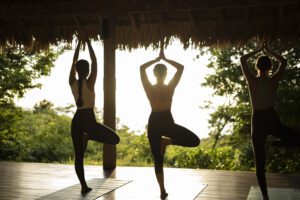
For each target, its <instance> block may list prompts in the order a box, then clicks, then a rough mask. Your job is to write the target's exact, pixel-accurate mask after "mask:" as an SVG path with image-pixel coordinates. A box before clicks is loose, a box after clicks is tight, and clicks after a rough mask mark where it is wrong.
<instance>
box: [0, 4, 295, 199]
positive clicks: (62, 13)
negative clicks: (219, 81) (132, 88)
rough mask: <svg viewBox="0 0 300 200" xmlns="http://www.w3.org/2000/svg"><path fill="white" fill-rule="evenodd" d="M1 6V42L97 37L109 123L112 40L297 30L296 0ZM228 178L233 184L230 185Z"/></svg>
mask: <svg viewBox="0 0 300 200" xmlns="http://www.w3.org/2000/svg"><path fill="white" fill-rule="evenodd" d="M0 8H1V9H0V24H1V26H0V45H1V46H5V45H7V44H8V43H9V44H11V45H14V44H15V45H25V46H28V47H30V48H33V49H37V50H38V49H47V48H48V47H49V45H57V44H59V42H62V41H63V42H69V43H71V42H72V40H73V39H74V35H75V34H77V35H78V36H79V37H81V36H82V34H81V33H83V32H84V33H86V34H87V36H88V37H89V38H91V39H96V40H99V39H101V40H103V44H104V66H103V70H104V80H103V81H104V124H106V125H107V126H109V127H111V128H112V129H115V123H116V118H115V101H116V100H115V84H116V81H117V80H116V79H115V50H116V49H117V48H122V49H124V48H127V49H133V48H138V47H149V46H154V47H158V44H159V41H161V40H162V39H165V40H166V41H167V44H168V43H169V42H171V40H170V39H172V37H176V38H178V39H179V40H180V41H181V42H182V44H183V46H184V47H187V46H189V45H193V46H195V47H201V46H206V45H219V46H226V45H241V44H243V43H245V42H247V41H248V40H250V39H253V38H254V37H256V38H259V39H269V40H275V39H280V40H282V41H293V40H296V39H298V38H299V34H300V24H299V21H300V2H299V1H298V0H244V1H239V0H152V1H148V0H86V1H84V0H55V1H46V0H13V1H11V0H2V1H1V2H0ZM96 53H97V52H96ZM100 70H101V69H100ZM103 157H104V161H103V163H104V164H103V167H104V169H114V168H115V167H116V147H115V146H111V145H104V156H103ZM2 164H3V163H1V164H0V165H2ZM4 164H5V165H6V164H7V163H4ZM13 166H14V165H12V167H13ZM71 170H73V169H71ZM201 173H202V172H201ZM201 173H200V174H201ZM224 173H225V172H224ZM230 173H232V172H230ZM250 174H251V173H250ZM121 176H122V175H121ZM237 176H238V175H237ZM241 177H243V176H241ZM244 178H246V179H247V180H249V179H251V180H250V181H249V184H248V185H247V187H249V185H253V184H255V180H254V175H253V174H251V178H249V177H248V176H245V177H244ZM234 180H236V179H234ZM247 180H245V182H247ZM274 180H275V181H274V183H273V184H274V185H279V186H280V183H281V181H282V180H283V179H280V178H279V179H277V178H275V179H274ZM277 180H280V181H277ZM284 180H286V182H285V183H284V184H285V185H283V186H293V185H294V186H296V185H297V184H298V185H299V182H300V181H299V180H300V178H299V177H298V178H294V177H293V178H291V179H290V181H289V178H286V179H285V178H284ZM224 181H226V180H224ZM236 183H238V182H236ZM236 183H235V184H236ZM35 184H37V183H35ZM224 184H226V183H224ZM235 184H233V185H232V187H237V185H235ZM271 184H272V183H271ZM16 188H18V187H17V186H16ZM1 190H2V189H1ZM208 191H209V190H208ZM215 191H218V189H216V190H215ZM234 191H235V192H236V193H237V194H238V193H239V190H234ZM235 192H232V198H229V197H228V198H224V199H243V198H244V197H245V196H244V195H245V194H244V193H245V192H244V193H243V192H241V193H239V194H238V195H235ZM1 193H2V191H1ZM225 193H226V192H225ZM239 195H240V196H239ZM225 196H226V195H223V197H225ZM210 197H211V198H210ZM28 198H29V199H30V197H28ZM213 198H214V196H210V195H208V196H207V199H213ZM104 199H106V198H104ZM107 199H114V198H113V197H112V196H109V197H107ZM116 199H125V198H116ZM199 199H202V198H201V197H199ZM203 199H205V198H203ZM215 199H223V198H221V197H220V196H215Z"/></svg>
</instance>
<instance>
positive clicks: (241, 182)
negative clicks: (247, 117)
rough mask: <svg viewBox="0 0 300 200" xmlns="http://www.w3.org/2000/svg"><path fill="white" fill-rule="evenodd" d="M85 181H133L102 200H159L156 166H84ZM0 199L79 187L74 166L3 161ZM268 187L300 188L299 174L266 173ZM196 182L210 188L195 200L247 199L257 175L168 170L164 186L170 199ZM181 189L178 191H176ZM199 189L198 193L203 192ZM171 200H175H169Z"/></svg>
mask: <svg viewBox="0 0 300 200" xmlns="http://www.w3.org/2000/svg"><path fill="white" fill-rule="evenodd" d="M85 174H86V179H87V180H90V179H93V178H115V179H122V180H133V181H132V182H131V183H129V184H126V185H124V186H122V187H120V188H118V189H117V190H115V191H113V192H110V193H108V194H106V195H104V196H102V197H100V198H98V199H99V200H138V199H139V200H140V199H147V197H145V196H147V195H145V194H151V195H150V196H151V199H159V187H158V184H157V182H156V179H155V173H154V169H153V167H119V166H118V167H117V168H116V169H115V170H112V171H104V170H103V169H102V167H99V166H85ZM0 177H1V185H0V199H37V198H39V197H41V196H45V195H47V194H49V193H52V192H55V191H58V190H60V189H63V188H66V187H69V186H71V185H74V184H78V179H77V177H76V174H75V170H74V166H73V165H64V164H45V163H17V162H0ZM267 181H268V186H269V187H277V188H299V185H300V176H299V175H283V174H267ZM193 183H204V184H207V187H206V188H205V189H204V190H203V191H202V192H201V193H200V195H198V197H197V198H196V200H214V199H222V200H241V199H247V195H248V193H249V191H250V187H251V186H257V182H256V177H255V173H253V172H240V171H221V170H205V169H179V168H165V185H166V189H167V192H169V194H170V197H171V196H176V195H178V196H180V195H182V194H184V193H185V192H186V191H188V190H187V189H185V187H189V186H190V185H193ZM176 187H177V188H181V189H177V190H176V191H175V190H174V189H173V188H176ZM200 189H201V188H200V186H199V192H200ZM169 200H172V199H169ZM185 200H188V199H185Z"/></svg>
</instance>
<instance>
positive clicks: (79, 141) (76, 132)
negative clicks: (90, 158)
mask: <svg viewBox="0 0 300 200" xmlns="http://www.w3.org/2000/svg"><path fill="white" fill-rule="evenodd" d="M71 134H72V141H73V147H74V151H75V172H76V175H77V177H78V179H79V181H80V184H81V193H82V194H85V193H87V192H89V191H90V190H91V188H89V187H88V185H87V183H86V181H85V177H84V167H83V158H84V147H83V137H82V136H83V133H81V131H80V129H79V127H78V126H76V125H75V122H74V121H72V126H71Z"/></svg>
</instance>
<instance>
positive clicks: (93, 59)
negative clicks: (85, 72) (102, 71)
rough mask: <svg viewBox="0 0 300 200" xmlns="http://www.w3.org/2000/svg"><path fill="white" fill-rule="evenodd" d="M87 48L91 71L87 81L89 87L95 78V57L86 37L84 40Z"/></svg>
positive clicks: (93, 83) (92, 84) (92, 85)
mask: <svg viewBox="0 0 300 200" xmlns="http://www.w3.org/2000/svg"><path fill="white" fill-rule="evenodd" d="M86 43H87V46H88V49H89V53H90V58H91V61H92V63H91V73H90V76H89V78H88V83H89V85H90V86H91V87H94V85H95V82H96V79H97V58H96V55H95V52H94V49H93V47H92V45H91V42H90V41H89V40H88V39H87V41H86Z"/></svg>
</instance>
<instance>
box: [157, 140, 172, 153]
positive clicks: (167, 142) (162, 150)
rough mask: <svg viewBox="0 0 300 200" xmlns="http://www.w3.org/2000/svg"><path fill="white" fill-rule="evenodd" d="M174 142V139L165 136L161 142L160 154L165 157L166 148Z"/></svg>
mask: <svg viewBox="0 0 300 200" xmlns="http://www.w3.org/2000/svg"><path fill="white" fill-rule="evenodd" d="M170 144H172V140H171V139H170V138H165V137H163V138H162V139H161V143H160V154H161V155H162V157H164V155H165V152H166V148H167V146H168V145H170Z"/></svg>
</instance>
